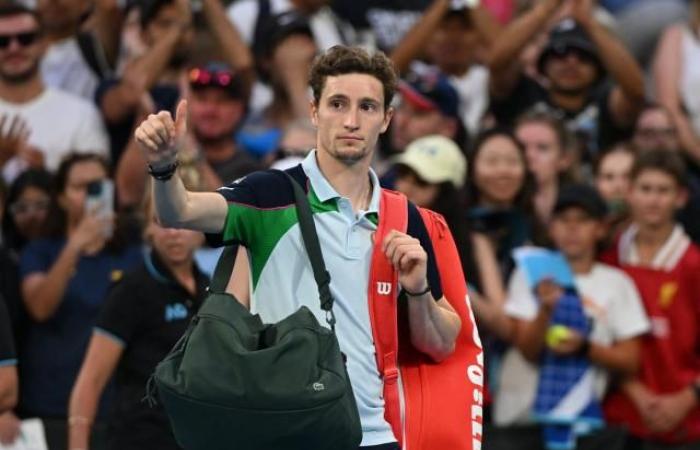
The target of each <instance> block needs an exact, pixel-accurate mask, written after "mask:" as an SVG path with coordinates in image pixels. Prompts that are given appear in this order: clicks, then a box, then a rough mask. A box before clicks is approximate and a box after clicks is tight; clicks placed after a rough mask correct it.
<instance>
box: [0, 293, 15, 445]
mask: <svg viewBox="0 0 700 450" xmlns="http://www.w3.org/2000/svg"><path fill="white" fill-rule="evenodd" d="M17 391H18V389H17V358H16V356H15V349H14V344H13V339H12V327H11V326H10V317H9V315H8V313H7V309H6V308H5V302H4V301H2V299H0V415H3V414H5V412H6V411H10V410H12V408H14V406H15V403H17ZM0 444H3V445H4V444H5V442H4V439H2V435H0Z"/></svg>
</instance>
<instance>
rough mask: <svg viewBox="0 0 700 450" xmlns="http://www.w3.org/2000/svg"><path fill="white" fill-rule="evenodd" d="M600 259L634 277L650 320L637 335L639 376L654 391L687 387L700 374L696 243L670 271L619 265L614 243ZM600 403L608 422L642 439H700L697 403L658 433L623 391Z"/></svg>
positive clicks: (699, 270) (699, 263) (698, 252)
mask: <svg viewBox="0 0 700 450" xmlns="http://www.w3.org/2000/svg"><path fill="white" fill-rule="evenodd" d="M602 259H603V261H605V262H607V263H608V264H611V265H614V266H617V267H619V268H621V269H622V270H624V271H625V272H626V273H627V274H628V275H629V276H630V277H631V278H632V279H633V280H634V282H635V284H636V286H637V289H638V290H639V294H640V296H641V298H642V301H643V303H644V307H645V309H646V312H647V315H648V316H649V320H650V322H651V332H650V333H649V334H647V335H645V336H644V337H643V338H642V354H641V369H640V373H639V378H640V381H641V382H642V383H644V385H645V386H646V387H647V388H648V389H650V390H651V391H652V392H655V393H659V394H661V393H673V392H677V391H679V390H682V389H683V388H685V387H687V386H688V385H689V384H690V383H692V382H693V381H694V380H695V379H697V378H698V376H699V375H700V321H699V320H700V248H698V247H696V246H695V245H694V244H691V245H690V246H689V247H688V248H687V250H686V251H685V253H684V254H683V256H682V257H681V259H680V261H679V262H678V263H677V264H676V266H675V267H674V268H673V269H672V270H670V271H667V270H660V269H651V268H646V267H639V266H631V265H627V264H622V263H620V258H619V254H618V251H617V246H615V247H614V249H613V250H611V251H609V252H608V253H606V254H604V255H603V258H602ZM604 408H605V414H606V418H607V420H608V421H609V422H610V423H619V424H625V425H627V426H628V427H629V428H630V432H631V433H632V434H633V435H635V436H638V437H641V438H645V439H653V440H658V441H661V442H667V443H685V442H691V441H695V440H698V439H700V408H696V409H695V410H694V411H693V412H691V413H690V414H689V415H688V416H687V417H686V419H685V420H684V421H683V422H682V423H681V425H680V426H679V427H678V428H677V429H675V430H673V431H672V432H669V433H665V434H661V435H659V434H654V433H652V432H651V431H650V430H648V429H647V427H646V426H645V425H644V422H643V421H642V420H641V417H640V416H639V414H638V412H637V409H636V407H635V406H634V404H633V403H632V402H631V401H630V399H629V398H628V397H627V396H625V395H624V394H623V393H622V392H619V391H615V392H611V394H610V395H608V397H607V399H606V401H605V405H604Z"/></svg>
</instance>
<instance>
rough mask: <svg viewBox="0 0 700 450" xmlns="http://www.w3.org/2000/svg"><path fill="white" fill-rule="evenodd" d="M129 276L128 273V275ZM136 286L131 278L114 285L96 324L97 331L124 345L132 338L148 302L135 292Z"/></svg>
mask: <svg viewBox="0 0 700 450" xmlns="http://www.w3.org/2000/svg"><path fill="white" fill-rule="evenodd" d="M127 276H128V275H127ZM136 288H137V286H135V285H134V284H133V283H131V282H130V280H129V279H124V280H122V281H121V282H119V283H117V284H116V285H114V287H112V289H111V290H110V292H109V294H108V295H107V299H106V300H105V302H104V304H103V305H102V309H101V310H100V314H99V316H98V318H97V322H96V324H95V332H96V333H100V334H102V335H103V336H106V337H108V338H110V339H112V340H113V341H114V342H116V343H117V344H119V345H121V346H122V347H126V346H127V343H128V342H129V341H131V340H132V338H133V336H134V334H135V333H136V330H137V329H138V325H139V322H140V318H141V317H144V315H145V313H144V311H143V309H144V307H145V306H146V304H145V303H146V302H144V301H143V299H142V297H141V296H140V295H137V294H135V292H138V291H135V289H136Z"/></svg>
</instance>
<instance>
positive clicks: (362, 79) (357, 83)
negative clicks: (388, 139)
mask: <svg viewBox="0 0 700 450" xmlns="http://www.w3.org/2000/svg"><path fill="white" fill-rule="evenodd" d="M392 113H393V110H391V109H389V110H385V109H384V90H383V87H382V83H381V82H380V81H379V80H378V79H377V78H375V77H373V76H371V75H366V74H357V73H352V74H345V75H338V76H332V77H327V78H326V82H325V85H324V87H323V91H322V92H321V98H320V99H319V102H318V105H315V104H313V103H312V104H311V121H312V122H313V124H314V125H315V126H316V127H317V129H318V133H317V148H318V151H319V152H326V153H328V154H329V155H330V156H331V157H333V158H334V159H336V160H337V161H340V162H343V163H344V164H346V165H348V166H350V165H354V164H356V163H358V162H361V161H368V160H369V159H370V158H371V156H372V152H373V151H374V148H375V146H376V144H377V138H378V137H379V135H380V134H381V133H383V132H385V131H386V129H387V127H388V126H389V122H390V121H391V116H392Z"/></svg>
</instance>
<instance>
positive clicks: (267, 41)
mask: <svg viewBox="0 0 700 450" xmlns="http://www.w3.org/2000/svg"><path fill="white" fill-rule="evenodd" d="M297 33H300V34H307V35H309V36H311V37H313V33H312V31H311V25H310V24H309V19H308V18H307V17H306V16H304V15H303V14H301V13H300V12H299V11H295V10H290V11H286V12H283V13H280V14H274V15H271V16H270V17H268V18H267V19H264V20H263V22H262V23H261V24H260V32H259V33H256V36H255V42H254V44H253V51H254V53H255V54H256V56H269V55H271V54H272V51H273V50H274V49H275V47H276V46H277V45H278V44H279V43H280V42H282V41H283V40H284V39H285V38H286V37H288V36H291V35H293V34H297Z"/></svg>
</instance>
